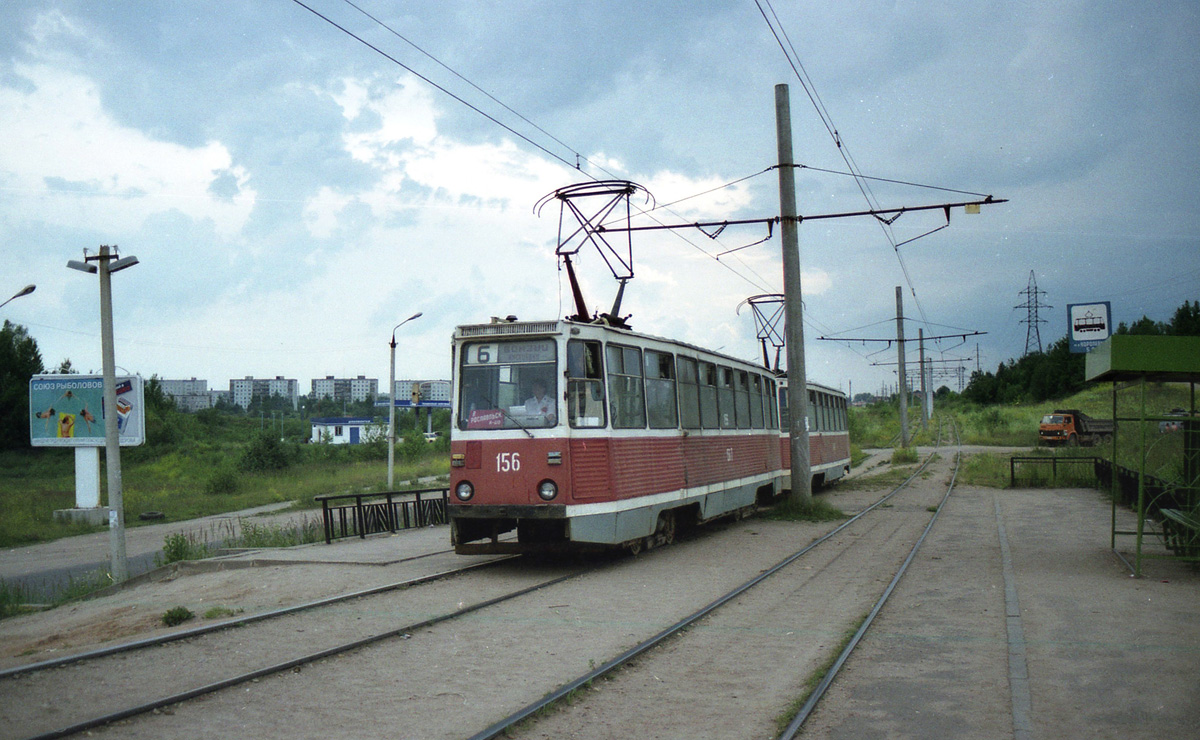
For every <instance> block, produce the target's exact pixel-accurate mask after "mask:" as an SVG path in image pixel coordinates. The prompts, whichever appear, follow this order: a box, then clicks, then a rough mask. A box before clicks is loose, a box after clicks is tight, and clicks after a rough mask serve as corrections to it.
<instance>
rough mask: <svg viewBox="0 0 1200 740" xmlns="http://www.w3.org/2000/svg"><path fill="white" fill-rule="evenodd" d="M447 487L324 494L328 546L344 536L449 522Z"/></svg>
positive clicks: (323, 511) (323, 508) (321, 500)
mask: <svg viewBox="0 0 1200 740" xmlns="http://www.w3.org/2000/svg"><path fill="white" fill-rule="evenodd" d="M449 494H450V489H448V488H420V489H414V490H411V491H385V492H383V493H322V494H319V495H317V496H314V497H313V500H314V501H320V502H321V517H322V519H323V521H324V524H325V544H327V545H328V544H331V543H332V542H333V540H335V539H339V538H342V537H353V536H355V535H357V536H358V537H359V538H360V539H362V538H365V537H366V536H367V535H369V534H377V533H380V532H392V533H393V534H394V533H395V532H397V531H399V530H401V529H412V528H414V527H427V526H432V525H435V524H445V523H446V504H447V503H448V500H449Z"/></svg>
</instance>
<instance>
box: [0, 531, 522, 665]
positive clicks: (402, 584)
mask: <svg viewBox="0 0 1200 740" xmlns="http://www.w3.org/2000/svg"><path fill="white" fill-rule="evenodd" d="M448 552H452V551H451V550H443V551H441V552H434V553H428V554H426V555H419V556H417V557H415V558H406V560H417V559H419V558H423V557H429V556H431V555H439V554H444V553H448ZM515 557H519V556H517V555H509V556H504V557H499V558H496V559H495V560H489V561H487V562H483V563H475V564H472V565H468V566H466V567H463V568H455V569H453V570H445V571H441V572H439V573H431V574H429V575H427V576H419V577H417V578H411V579H409V580H407V581H398V582H396V583H389V584H385V585H383V586H373V587H371V588H367V589H363V590H361V591H354V592H352V593H348V594H338V595H336V596H327V597H325V598H322V599H317V600H316V601H309V602H305V603H303V604H295V605H293V606H287V607H282V608H280V609H273V610H271V611H266V612H259V613H258V614H250V615H247V616H244V617H239V618H237V619H230V620H226V621H222V622H219V623H216V624H206V625H203V626H201V627H192V628H190V629H185V630H179V631H177V632H172V633H171V634H168V635H156V636H154V637H146V638H142V639H140V640H132V641H130V642H123V643H120V644H117V645H108V646H105V647H102V648H97V649H95V650H89V651H86V652H82V653H76V654H74V655H64V656H62V657H59V658H51V659H50V660H44V661H40V662H38V663H28V664H26V665H22V666H16V667H14V668H6V669H4V670H0V680H3V679H6V678H13V677H15V676H21V675H25V674H30V673H37V672H39V671H44V670H49V669H51V668H61V667H62V666H65V665H71V664H72V663H82V662H85V661H88V660H95V659H97V658H104V657H107V656H110V655H117V654H119V653H127V652H133V651H135V650H141V649H143V648H148V647H154V646H156V645H162V644H165V643H168V642H175V641H176V640H186V639H188V638H191V637H198V636H200V635H207V634H209V633H212V632H220V631H221V630H227V629H231V628H233V627H243V626H245V625H247V624H251V623H253V622H260V621H263V620H267V619H275V618H278V617H283V616H286V615H288V614H294V613H296V612H302V611H306V610H308V609H317V608H320V607H323V606H329V605H330V604H337V603H340V602H343V601H350V600H352V599H361V598H364V597H366V596H374V595H376V594H381V593H386V592H388V591H394V590H396V589H401V588H406V587H409V586H419V585H421V584H424V583H432V582H434V581H439V580H441V579H443V578H449V577H450V576H453V575H457V574H459V573H466V572H468V571H472V570H476V569H478V568H486V567H489V566H492V565H496V564H498V563H503V562H507V561H508V560H511V559H513V558H515Z"/></svg>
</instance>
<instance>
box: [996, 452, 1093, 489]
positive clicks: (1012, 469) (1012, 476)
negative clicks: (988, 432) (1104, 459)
mask: <svg viewBox="0 0 1200 740" xmlns="http://www.w3.org/2000/svg"><path fill="white" fill-rule="evenodd" d="M1100 459H1101V458H1099V457H1058V456H1054V457H1044V456H1038V457H1022V456H1019V455H1017V456H1013V457H1010V458H1008V485H1009V487H1010V488H1012V487H1016V485H1017V467H1018V466H1020V465H1034V466H1046V465H1049V466H1050V477H1051V482H1052V483H1057V482H1058V466H1059V465H1084V464H1086V465H1090V466H1092V469H1093V470H1095V469H1096V464H1097V463H1098V462H1099V461H1100Z"/></svg>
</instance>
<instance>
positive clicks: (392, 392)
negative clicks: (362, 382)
mask: <svg viewBox="0 0 1200 740" xmlns="http://www.w3.org/2000/svg"><path fill="white" fill-rule="evenodd" d="M422 315H423V314H422V313H421V312H420V311H418V312H416V313H414V314H413V315H412V316H409V317H408V318H407V319H405V320H404V321H401V322H400V323H399V324H396V326H394V327H392V342H391V344H390V345H389V346H390V347H391V348H392V371H391V373H390V374H389V376H388V388H389V390H388V398H389V399H390V402H389V403H388V484H387V487H388V490H389V491H390V490H392V474H393V472H394V471H395V466H396V329H399V328H400V327H402V326H404V325H405V324H407V323H408V322H410V321H412V320H413V319H419V318H421V316H422Z"/></svg>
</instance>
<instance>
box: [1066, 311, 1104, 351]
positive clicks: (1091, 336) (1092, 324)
mask: <svg viewBox="0 0 1200 740" xmlns="http://www.w3.org/2000/svg"><path fill="white" fill-rule="evenodd" d="M1067 324H1068V326H1067V336H1068V337H1070V349H1071V352H1073V353H1076V354H1080V353H1086V352H1091V351H1092V349H1093V348H1094V347H1097V346H1099V345H1100V343H1101V342H1103V341H1104V340H1105V339H1108V338H1109V337H1110V336H1112V307H1111V306H1110V305H1109V302H1108V301H1101V302H1099V303H1072V304H1069V305H1068V306H1067Z"/></svg>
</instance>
